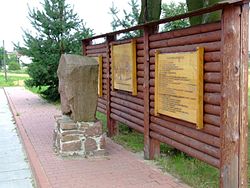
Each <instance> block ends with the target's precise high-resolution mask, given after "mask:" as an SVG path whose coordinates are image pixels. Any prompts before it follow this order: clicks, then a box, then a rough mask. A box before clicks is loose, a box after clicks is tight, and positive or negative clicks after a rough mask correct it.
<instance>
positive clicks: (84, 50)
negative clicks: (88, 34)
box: [82, 39, 90, 56]
mask: <svg viewBox="0 0 250 188" xmlns="http://www.w3.org/2000/svg"><path fill="white" fill-rule="evenodd" d="M88 45H90V41H89V40H88V39H83V40H82V54H83V55H84V56H87V46H88Z"/></svg>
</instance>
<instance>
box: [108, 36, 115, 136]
mask: <svg viewBox="0 0 250 188" xmlns="http://www.w3.org/2000/svg"><path fill="white" fill-rule="evenodd" d="M114 39H115V37H114V36H113V35H111V36H107V38H106V48H107V62H108V67H107V70H108V73H107V114H106V115H107V127H108V136H109V137H112V136H114V134H115V130H117V128H116V125H117V123H116V121H115V120H113V119H112V118H111V117H110V114H111V106H110V104H111V64H110V63H111V62H110V61H111V57H110V56H111V48H110V43H111V41H113V40H114Z"/></svg>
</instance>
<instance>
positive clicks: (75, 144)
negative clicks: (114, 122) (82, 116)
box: [54, 115, 106, 157]
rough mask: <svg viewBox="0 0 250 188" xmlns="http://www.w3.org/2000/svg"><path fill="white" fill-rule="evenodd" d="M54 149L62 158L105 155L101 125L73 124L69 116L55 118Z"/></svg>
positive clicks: (90, 123)
mask: <svg viewBox="0 0 250 188" xmlns="http://www.w3.org/2000/svg"><path fill="white" fill-rule="evenodd" d="M55 119H56V127H55V130H54V147H55V150H56V151H57V152H58V153H59V154H61V155H62V156H82V157H88V156H102V155H105V154H106V153H105V149H104V146H105V137H104V134H103V133H102V123H101V122H100V121H96V122H76V123H75V122H74V121H73V120H72V119H71V118H70V117H69V116H66V115H62V116H57V117H55Z"/></svg>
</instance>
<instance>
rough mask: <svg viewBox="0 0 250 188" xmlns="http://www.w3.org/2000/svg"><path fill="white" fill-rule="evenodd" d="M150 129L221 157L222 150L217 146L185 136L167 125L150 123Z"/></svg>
mask: <svg viewBox="0 0 250 188" xmlns="http://www.w3.org/2000/svg"><path fill="white" fill-rule="evenodd" d="M150 129H151V130H152V131H154V132H156V133H158V134H161V135H163V136H166V137H168V138H169V139H172V140H174V141H177V142H179V143H182V144H185V145H186V146H188V147H192V148H194V149H196V150H199V151H201V152H203V153H206V154H208V155H211V156H213V157H215V158H217V159H219V158H220V152H219V151H220V150H219V149H218V148H217V147H213V146H210V145H208V144H205V143H203V142H200V141H197V140H195V139H193V138H191V137H188V136H185V135H183V134H179V133H177V132H175V131H172V130H170V129H168V128H166V127H162V126H159V125H157V124H154V123H150Z"/></svg>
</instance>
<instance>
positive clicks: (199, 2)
mask: <svg viewBox="0 0 250 188" xmlns="http://www.w3.org/2000/svg"><path fill="white" fill-rule="evenodd" d="M186 3H187V7H188V11H189V12H191V11H194V10H197V9H201V8H203V4H204V2H203V0H195V1H194V0H186ZM189 21H190V24H191V25H199V24H201V23H202V16H194V17H190V18H189Z"/></svg>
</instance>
